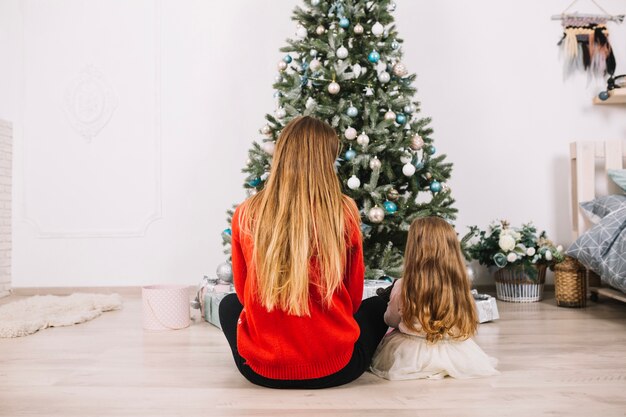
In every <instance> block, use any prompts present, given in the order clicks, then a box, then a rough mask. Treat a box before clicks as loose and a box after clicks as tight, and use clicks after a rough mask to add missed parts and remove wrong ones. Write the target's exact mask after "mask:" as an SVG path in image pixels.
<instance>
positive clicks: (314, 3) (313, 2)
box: [311, 0, 320, 7]
mask: <svg viewBox="0 0 626 417" xmlns="http://www.w3.org/2000/svg"><path fill="white" fill-rule="evenodd" d="M318 4H320V0H311V6H313V7H315V6H317V5H318Z"/></svg>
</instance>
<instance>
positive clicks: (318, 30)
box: [315, 25, 326, 35]
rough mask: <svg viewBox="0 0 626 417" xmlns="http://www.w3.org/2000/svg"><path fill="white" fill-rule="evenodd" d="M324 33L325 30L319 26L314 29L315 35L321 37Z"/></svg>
mask: <svg viewBox="0 0 626 417" xmlns="http://www.w3.org/2000/svg"><path fill="white" fill-rule="evenodd" d="M324 32H326V29H324V26H322V25H319V26H318V27H317V28H315V33H317V34H318V35H323V34H324Z"/></svg>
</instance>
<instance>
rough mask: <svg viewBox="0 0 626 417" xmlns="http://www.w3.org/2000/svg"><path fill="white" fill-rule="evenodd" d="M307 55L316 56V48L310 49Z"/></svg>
mask: <svg viewBox="0 0 626 417" xmlns="http://www.w3.org/2000/svg"><path fill="white" fill-rule="evenodd" d="M309 55H311V56H312V57H316V56H317V50H315V49H311V50H310V51H309Z"/></svg>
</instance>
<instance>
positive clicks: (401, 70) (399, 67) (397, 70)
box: [392, 62, 409, 78]
mask: <svg viewBox="0 0 626 417" xmlns="http://www.w3.org/2000/svg"><path fill="white" fill-rule="evenodd" d="M392 71H393V75H395V76H397V77H400V78H402V77H404V76H405V75H407V74H408V73H409V71H407V69H406V66H405V65H404V64H403V63H402V62H396V63H395V64H394V66H393V70H392Z"/></svg>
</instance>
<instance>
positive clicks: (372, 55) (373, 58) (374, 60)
mask: <svg viewBox="0 0 626 417" xmlns="http://www.w3.org/2000/svg"><path fill="white" fill-rule="evenodd" d="M367 60H368V61H369V62H371V63H372V64H375V63H377V62H378V61H380V54H379V53H378V52H376V51H372V52H370V53H369V55H368V56H367Z"/></svg>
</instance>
